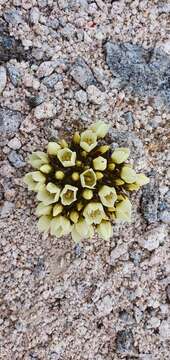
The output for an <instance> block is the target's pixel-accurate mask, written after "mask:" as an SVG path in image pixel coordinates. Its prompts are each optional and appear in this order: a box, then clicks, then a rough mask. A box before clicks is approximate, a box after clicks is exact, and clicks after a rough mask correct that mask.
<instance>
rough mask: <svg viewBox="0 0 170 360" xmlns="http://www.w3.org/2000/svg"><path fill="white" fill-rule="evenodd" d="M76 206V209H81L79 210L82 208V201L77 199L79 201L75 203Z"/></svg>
mask: <svg viewBox="0 0 170 360" xmlns="http://www.w3.org/2000/svg"><path fill="white" fill-rule="evenodd" d="M76 206H77V210H78V211H81V210H82V209H83V203H82V201H79V202H78V203H77V204H76Z"/></svg>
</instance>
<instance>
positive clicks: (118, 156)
mask: <svg viewBox="0 0 170 360" xmlns="http://www.w3.org/2000/svg"><path fill="white" fill-rule="evenodd" d="M129 154H130V150H129V149H128V148H124V147H121V148H117V149H115V150H114V152H113V154H112V156H111V158H112V160H113V161H114V162H115V163H116V164H121V163H123V162H124V161H126V160H127V159H128V157H129Z"/></svg>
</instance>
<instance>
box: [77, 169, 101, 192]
mask: <svg viewBox="0 0 170 360" xmlns="http://www.w3.org/2000/svg"><path fill="white" fill-rule="evenodd" d="M96 180H97V179H96V174H95V172H94V171H93V169H88V170H85V171H84V172H83V173H81V175H80V181H81V185H82V187H86V188H89V189H94V187H95V186H96Z"/></svg>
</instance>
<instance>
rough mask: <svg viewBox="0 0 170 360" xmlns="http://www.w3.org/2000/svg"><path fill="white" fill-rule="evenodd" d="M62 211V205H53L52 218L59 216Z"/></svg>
mask: <svg viewBox="0 0 170 360" xmlns="http://www.w3.org/2000/svg"><path fill="white" fill-rule="evenodd" d="M62 210H63V205H61V204H55V205H54V207H53V216H57V215H59V214H61V212H62Z"/></svg>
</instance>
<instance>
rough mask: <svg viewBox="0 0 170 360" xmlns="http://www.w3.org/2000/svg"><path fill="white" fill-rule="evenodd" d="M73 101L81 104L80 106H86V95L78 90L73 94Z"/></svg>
mask: <svg viewBox="0 0 170 360" xmlns="http://www.w3.org/2000/svg"><path fill="white" fill-rule="evenodd" d="M75 99H76V100H77V101H78V102H79V103H81V104H86V102H87V94H86V92H85V91H83V90H79V91H77V92H76V93H75Z"/></svg>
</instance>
